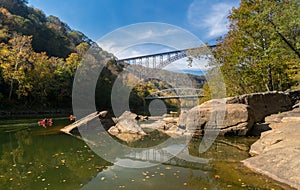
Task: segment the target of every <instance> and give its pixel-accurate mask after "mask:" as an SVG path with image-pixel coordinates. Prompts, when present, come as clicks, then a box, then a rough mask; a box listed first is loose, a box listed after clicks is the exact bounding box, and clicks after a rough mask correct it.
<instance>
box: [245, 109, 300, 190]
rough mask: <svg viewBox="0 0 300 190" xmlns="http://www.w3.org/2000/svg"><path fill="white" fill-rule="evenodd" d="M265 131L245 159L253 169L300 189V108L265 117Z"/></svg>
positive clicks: (246, 164) (246, 163)
mask: <svg viewBox="0 0 300 190" xmlns="http://www.w3.org/2000/svg"><path fill="white" fill-rule="evenodd" d="M265 124H266V125H268V126H269V127H270V129H271V130H269V131H266V132H263V133H262V135H261V137H260V139H259V140H258V141H257V142H255V143H254V144H253V145H252V146H251V149H250V154H251V155H252V156H253V157H251V158H249V159H247V160H244V161H243V163H244V165H245V166H247V167H249V168H250V169H252V170H254V171H256V172H258V173H261V174H264V175H267V176H269V177H271V178H273V179H275V180H277V181H280V182H282V183H285V184H288V185H290V186H291V187H294V188H296V189H300V159H299V158H300V138H299V136H300V108H299V107H297V106H296V107H295V108H294V109H293V110H291V111H288V112H283V113H279V114H274V115H271V116H269V117H266V118H265Z"/></svg>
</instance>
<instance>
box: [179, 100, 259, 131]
mask: <svg viewBox="0 0 300 190" xmlns="http://www.w3.org/2000/svg"><path fill="white" fill-rule="evenodd" d="M222 101H224V100H211V101H208V102H206V103H204V104H201V105H199V106H196V107H194V108H193V109H191V110H190V111H188V112H183V113H182V114H181V116H180V119H179V127H180V128H183V129H186V130H187V133H193V134H194V135H196V136H198V135H203V134H204V133H205V130H206V129H208V128H210V127H211V126H213V127H215V128H217V129H220V134H221V135H225V134H235V135H246V134H247V132H248V131H249V130H250V129H251V127H252V126H253V124H254V113H253V110H252V109H251V108H250V107H249V106H248V105H244V104H224V103H222Z"/></svg>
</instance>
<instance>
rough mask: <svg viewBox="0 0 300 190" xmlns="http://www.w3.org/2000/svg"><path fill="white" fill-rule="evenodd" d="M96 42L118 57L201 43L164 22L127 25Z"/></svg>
mask: <svg viewBox="0 0 300 190" xmlns="http://www.w3.org/2000/svg"><path fill="white" fill-rule="evenodd" d="M97 43H98V45H99V46H100V47H101V48H102V49H104V50H105V51H108V52H110V53H113V54H114V55H115V56H117V57H118V58H119V59H122V58H127V57H132V56H137V55H145V54H153V53H159V52H164V51H165V49H166V48H168V50H169V51H170V50H174V49H188V48H193V47H199V46H201V45H203V43H202V42H200V41H199V39H198V38H197V37H196V36H193V35H191V34H190V33H187V32H186V31H185V30H182V29H181V28H179V27H176V26H173V25H168V24H164V23H140V24H135V25H129V26H126V27H124V28H120V29H118V30H115V31H113V32H111V33H109V34H107V35H106V36H104V37H103V38H101V39H100V40H99V41H97ZM145 44H146V45H148V44H156V45H157V46H159V47H157V46H156V47H154V48H151V46H149V47H150V48H147V47H146V48H145V47H141V45H145Z"/></svg>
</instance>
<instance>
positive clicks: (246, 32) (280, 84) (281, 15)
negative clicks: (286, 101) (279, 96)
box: [214, 0, 300, 95]
mask: <svg viewBox="0 0 300 190" xmlns="http://www.w3.org/2000/svg"><path fill="white" fill-rule="evenodd" d="M298 4H299V2H298V1H297V0H290V1H288V0H286V1H273V0H265V1H258V0H256V1H254V0H242V1H241V4H240V7H239V8H237V9H233V10H232V13H231V14H230V16H229V20H230V30H229V32H228V34H227V35H226V36H225V37H224V38H221V39H220V40H219V41H218V46H217V48H216V49H215V51H214V55H215V57H216V59H217V60H218V64H220V65H221V69H222V71H223V75H224V79H225V82H226V85H227V92H228V95H237V94H244V93H251V92H258V91H266V90H286V89H288V88H290V87H291V86H293V85H295V84H296V83H297V81H295V78H294V76H295V75H296V73H297V72H299V65H300V58H299V56H298V53H299V47H300V45H299V44H300V37H299V36H300V30H299V28H300V9H299V5H298ZM297 70H298V71H297ZM298 83H299V82H298Z"/></svg>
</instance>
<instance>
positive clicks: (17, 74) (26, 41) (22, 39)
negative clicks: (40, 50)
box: [0, 34, 33, 100]
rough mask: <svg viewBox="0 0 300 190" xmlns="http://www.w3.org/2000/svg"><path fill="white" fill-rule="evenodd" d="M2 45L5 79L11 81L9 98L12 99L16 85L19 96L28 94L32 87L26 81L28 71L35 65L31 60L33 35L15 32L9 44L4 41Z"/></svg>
mask: <svg viewBox="0 0 300 190" xmlns="http://www.w3.org/2000/svg"><path fill="white" fill-rule="evenodd" d="M1 47H2V52H1V54H0V56H1V57H0V67H1V70H2V75H3V78H4V80H5V81H6V82H8V83H9V88H10V90H9V95H8V99H9V100H11V99H12V95H13V91H14V88H15V87H16V92H17V95H18V97H20V96H22V95H25V96H26V95H28V91H29V90H30V89H31V88H32V86H31V85H30V84H28V83H27V82H26V73H27V72H28V71H29V70H31V69H32V67H33V65H32V63H31V62H30V56H31V55H32V53H33V51H32V47H31V37H30V36H20V35H17V34H15V36H14V37H13V38H12V39H11V40H9V44H4V43H2V44H1Z"/></svg>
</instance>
